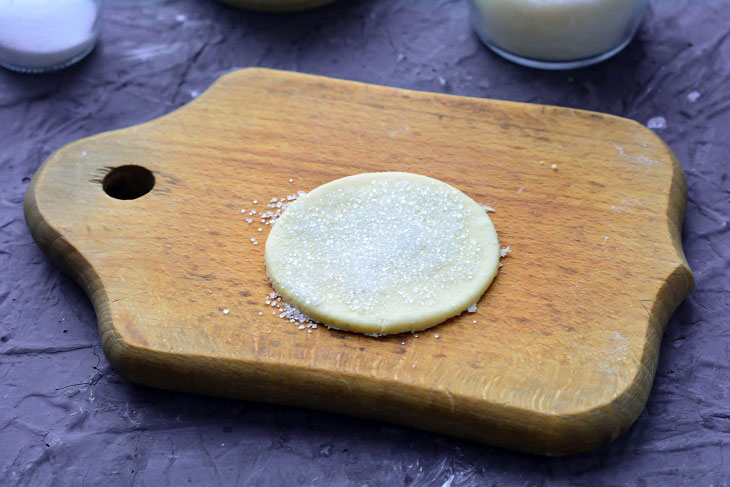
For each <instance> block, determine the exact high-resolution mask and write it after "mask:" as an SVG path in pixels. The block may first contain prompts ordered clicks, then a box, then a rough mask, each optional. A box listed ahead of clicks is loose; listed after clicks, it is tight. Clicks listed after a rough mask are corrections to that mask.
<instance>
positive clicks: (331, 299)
mask: <svg viewBox="0 0 730 487" xmlns="http://www.w3.org/2000/svg"><path fill="white" fill-rule="evenodd" d="M499 252H500V246H499V241H498V240H497V233H496V231H495V230H494V225H493V224H492V221H491V220H490V219H489V217H488V216H487V213H486V212H485V211H484V210H483V209H482V208H481V207H480V206H479V205H478V204H477V203H476V202H475V201H474V200H472V199H471V198H469V197H468V196H466V195H465V194H464V193H462V192H461V191H459V190H457V189H456V188H454V187H452V186H450V185H448V184H446V183H443V182H441V181H438V180H436V179H432V178H429V177H426V176H420V175H417V174H410V173H402V172H383V173H368V174H358V175H356V176H349V177H345V178H342V179H338V180H335V181H332V182H330V183H327V184H324V185H322V186H320V187H318V188H316V189H315V190H313V191H312V192H310V193H309V194H307V195H306V196H304V197H301V198H299V199H298V200H297V201H296V202H295V203H294V204H292V205H291V206H290V207H289V208H288V209H287V211H286V212H285V213H284V214H283V215H282V217H281V218H280V219H279V220H278V221H277V222H276V225H274V227H273V228H272V230H271V233H270V234H269V238H268V240H267V241H266V252H265V260H266V269H267V274H268V276H269V279H270V280H271V283H272V284H273V286H274V289H276V291H277V292H278V293H279V294H281V295H282V297H283V298H284V299H285V300H286V301H287V302H288V303H290V304H292V305H294V306H296V307H297V308H299V310H301V311H302V312H303V313H305V314H307V315H308V316H310V317H312V318H313V319H316V320H317V321H320V322H321V323H324V324H326V325H329V326H331V327H333V328H339V329H343V330H350V331H356V332H362V333H374V334H389V333H400V332H404V331H412V330H423V329H425V328H428V327H431V326H433V325H436V324H438V323H441V322H442V321H444V320H446V319H448V318H450V317H452V316H455V315H457V314H459V313H461V312H462V311H464V310H465V309H466V308H467V307H469V305H471V304H472V303H474V302H476V301H477V300H478V299H479V297H480V296H481V295H482V294H483V293H484V291H485V290H486V289H487V288H488V287H489V284H490V283H491V282H492V279H494V276H495V275H496V273H497V264H498V263H499Z"/></svg>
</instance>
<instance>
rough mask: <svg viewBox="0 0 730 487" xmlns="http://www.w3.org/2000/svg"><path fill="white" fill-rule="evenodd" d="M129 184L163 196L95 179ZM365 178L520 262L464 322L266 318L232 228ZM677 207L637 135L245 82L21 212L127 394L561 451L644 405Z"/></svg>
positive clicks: (669, 291) (289, 79) (612, 125)
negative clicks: (374, 329)
mask: <svg viewBox="0 0 730 487" xmlns="http://www.w3.org/2000/svg"><path fill="white" fill-rule="evenodd" d="M540 161H545V162H544V164H541V163H540ZM553 163H555V164H557V166H558V167H557V170H552V169H551V165H552V164H553ZM125 164H137V165H141V166H143V167H146V168H148V169H149V170H151V171H152V172H153V173H154V175H155V179H156V183H155V186H154V189H153V190H152V191H151V192H150V193H148V194H146V195H145V196H143V197H141V198H138V199H134V200H127V201H124V200H117V199H114V198H111V197H110V196H108V195H107V194H106V193H105V192H104V190H103V189H102V184H101V181H102V179H103V178H104V177H105V175H106V174H107V173H108V172H109V171H110V168H114V167H118V166H122V165H125ZM371 171H408V172H414V173H419V174H424V175H427V176H431V177H434V178H437V179H440V180H442V181H445V182H447V183H449V184H452V185H453V186H455V187H457V188H459V189H460V190H462V191H464V192H465V193H466V194H467V195H469V196H471V197H472V198H474V199H475V200H476V201H477V202H480V203H483V204H489V205H492V206H494V208H496V210H497V211H496V213H492V214H490V216H491V217H492V220H493V221H494V223H495V225H496V227H497V231H498V233H499V237H500V241H501V243H502V245H503V246H506V245H509V246H510V247H511V248H512V250H513V252H512V253H511V254H509V256H508V257H507V258H506V259H504V260H503V262H504V267H502V269H501V272H500V274H499V276H498V277H497V279H496V280H495V282H494V283H493V284H492V287H491V288H490V290H489V291H488V292H487V293H486V294H485V295H484V297H483V298H482V299H481V301H480V303H479V307H478V311H477V313H476V314H465V315H462V316H459V317H456V318H453V319H451V320H449V321H447V322H445V323H443V324H441V325H439V326H438V327H437V328H435V329H433V330H431V331H428V332H424V333H421V334H420V336H419V337H415V336H413V335H411V334H404V335H395V336H390V337H385V338H379V339H378V338H371V337H366V336H360V335H356V334H349V333H344V332H338V331H334V330H328V329H326V328H322V327H320V328H318V329H316V330H314V332H313V333H306V332H305V331H302V330H298V329H297V328H296V326H294V325H293V324H291V323H289V322H287V321H284V320H281V319H279V318H278V317H277V316H275V315H272V314H271V311H270V309H267V308H266V306H265V305H264V297H265V295H266V294H267V293H269V292H270V291H271V287H270V285H269V282H268V280H267V278H266V275H265V269H264V262H263V250H264V241H265V235H266V234H267V233H268V227H265V226H264V225H257V224H254V225H249V224H247V223H246V222H245V221H244V220H243V218H244V215H242V214H241V212H240V209H241V208H247V209H251V208H254V206H253V205H252V200H254V199H257V200H259V201H260V202H268V201H269V200H270V198H271V197H280V196H282V195H288V194H291V193H293V192H295V191H296V190H300V189H301V190H305V191H306V190H311V189H313V188H315V187H317V186H319V185H320V184H323V183H325V182H328V181H331V180H333V179H336V178H339V177H343V176H347V175H351V174H356V173H361V172H371ZM290 178H293V179H294V183H290V182H289V179H290ZM685 198H686V184H685V179H684V174H683V172H682V169H681V167H680V165H679V163H678V161H677V160H676V158H675V157H674V155H673V154H672V152H671V151H670V150H669V149H668V147H667V146H666V145H665V144H664V143H663V142H662V141H661V140H660V139H659V138H658V137H657V136H656V135H654V133H653V132H651V131H649V130H648V129H646V128H645V127H643V126H641V125H640V124H638V123H636V122H633V121H630V120H626V119H622V118H618V117H613V116H609V115H603V114H598V113H591V112H585V111H579V110H572V109H567V108H556V107H548V106H540V105H530V104H519V103H510V102H502V101H493V100H480V99H470V98H463V97H456V96H447V95H439V94H431V93H420V92H412V91H405V90H399V89H394V88H385V87H380V86H372V85H366V84H360V83H354V82H348V81H339V80H332V79H326V78H321V77H316V76H309V75H303V74H294V73H286V72H278V71H271V70H264V69H246V70H242V71H238V72H235V73H231V74H229V75H226V76H224V77H223V78H221V79H220V80H218V81H217V82H216V83H215V84H214V85H213V86H212V87H211V88H210V89H209V90H208V91H206V92H205V93H204V94H203V95H201V96H200V97H199V98H198V99H197V100H195V101H194V102H192V103H190V104H189V105H187V106H185V107H183V108H181V109H179V110H177V111H175V112H173V113H171V114H169V115H166V116H164V117H162V118H159V119H157V120H154V121H151V122H148V123H145V124H142V125H139V126H135V127H131V128H127V129H123V130H119V131H115V132H110V133H105V134H101V135H97V136H94V137H90V138H87V139H83V140H80V141H78V142H75V143H72V144H70V145H68V146H66V147H64V148H63V149H61V150H59V151H58V152H56V153H55V154H53V155H52V156H51V157H49V159H48V160H47V161H46V162H45V163H44V165H43V166H42V167H41V169H39V171H38V172H37V174H36V175H35V177H34V179H33V181H32V183H31V186H30V188H29V190H28V193H27V195H26V200H25V212H26V220H27V222H28V226H29V228H30V229H31V232H32V234H33V237H34V238H35V240H36V241H37V242H38V244H39V245H40V247H41V248H43V249H44V250H45V251H46V252H47V253H48V254H49V255H50V257H51V258H52V259H53V260H54V261H56V262H57V263H58V264H59V265H61V266H62V267H63V268H64V270H65V271H66V272H68V273H69V274H70V275H71V276H73V277H74V278H75V279H76V280H77V281H78V282H79V283H80V285H81V286H82V287H83V288H84V290H85V291H86V292H87V293H88V295H89V296H90V298H91V301H92V302H93V305H94V308H95V310H96V313H97V317H98V321H99V331H100V335H101V340H102V343H103V347H104V352H105V353H106V355H107V357H108V359H109V361H110V362H111V363H112V365H113V366H114V367H115V369H116V370H117V371H119V373H121V374H122V375H124V376H125V377H127V378H129V379H130V380H132V381H135V382H139V383H142V384H147V385H151V386H156V387H162V388H166V389H176V390H184V391H193V392H199V393H204V394H213V395H221V396H229V397H236V398H245V399H253V400H257V401H270V402H277V403H285V404H293V405H298V406H303V407H309V408H317V409H325V410H331V411H338V412H343V413H347V414H352V415H357V416H363V417H370V418H377V419H382V420H387V421H393V422H397V423H402V424H406V425H411V426H415V427H418V428H424V429H428V430H432V431H437V432H443V433H447V434H451V435H457V436H461V437H464V438H470V439H475V440H478V441H483V442H488V443H491V444H495V445H500V446H504V447H508V448H514V449H518V450H524V451H529V452H535V453H540V454H547V455H560V454H567V453H573V452H579V451H582V450H586V449H589V448H592V447H596V446H598V445H601V444H603V443H606V442H608V441H610V440H612V439H614V438H616V437H617V436H618V435H619V434H620V433H621V432H622V431H624V430H625V429H626V428H627V427H628V426H629V425H630V424H631V423H632V422H633V421H634V420H635V419H636V417H637V416H638V414H639V413H640V412H641V410H642V408H643V407H644V404H645V402H646V399H647V396H648V394H649V390H650V388H651V383H652V380H653V377H654V372H655V368H656V363H657V353H658V347H659V342H660V339H661V336H662V333H663V329H664V327H665V325H666V323H667V321H668V320H669V317H670V315H671V314H672V312H673V311H674V309H675V308H676V306H677V305H678V304H679V303H680V302H681V301H682V300H683V299H684V298H685V297H686V296H687V294H688V293H689V292H690V290H691V289H692V287H693V277H692V274H691V271H690V269H689V267H688V266H687V263H686V261H685V259H684V255H683V252H682V248H681V239H680V228H681V221H682V217H683V214H684V203H685ZM255 208H258V209H261V208H263V206H262V205H261V204H259V205H258V206H256V207H255ZM259 226H262V227H265V231H264V232H257V228H258V227H259ZM250 237H258V238H259V241H260V243H259V245H253V244H252V243H251V242H250V240H249V238H250ZM224 308H227V309H229V310H230V313H228V314H223V313H222V311H221V310H222V309H224ZM260 311H262V312H263V315H262V316H260V315H259V312H260ZM474 320H476V323H474V322H473V321H474ZM434 333H438V334H439V335H440V337H439V338H435V337H434Z"/></svg>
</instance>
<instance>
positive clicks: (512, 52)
mask: <svg viewBox="0 0 730 487" xmlns="http://www.w3.org/2000/svg"><path fill="white" fill-rule="evenodd" d="M469 3H470V9H471V22H472V27H473V28H474V31H475V32H476V33H477V35H478V36H479V38H480V39H481V40H482V42H484V44H486V45H487V47H489V48H490V49H492V50H493V51H494V52H496V53H497V54H499V55H500V56H502V57H504V58H506V59H509V60H510V61H514V62H516V63H518V64H522V65H524V66H530V67H533V68H542V69H574V68H580V67H583V66H588V65H591V64H595V63H598V62H600V61H603V60H604V59H608V58H609V57H611V56H613V55H614V54H616V53H618V52H619V51H621V49H623V48H624V47H626V45H627V44H628V43H629V42H630V41H631V39H632V38H633V37H634V34H635V33H636V30H637V28H638V27H639V24H640V23H641V19H642V17H643V16H644V12H645V11H646V4H647V0H469Z"/></svg>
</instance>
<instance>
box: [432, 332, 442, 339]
mask: <svg viewBox="0 0 730 487" xmlns="http://www.w3.org/2000/svg"><path fill="white" fill-rule="evenodd" d="M440 336H441V335H439V334H438V333H436V334H434V336H433V337H434V338H438V337H440Z"/></svg>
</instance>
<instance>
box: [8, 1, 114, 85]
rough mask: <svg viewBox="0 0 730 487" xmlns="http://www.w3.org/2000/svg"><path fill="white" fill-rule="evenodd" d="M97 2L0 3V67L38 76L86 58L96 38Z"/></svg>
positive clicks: (97, 30)
mask: <svg viewBox="0 0 730 487" xmlns="http://www.w3.org/2000/svg"><path fill="white" fill-rule="evenodd" d="M100 6H101V0H0V65H2V66H4V67H6V68H8V69H12V70H15V71H22V72H27V73H42V72H45V71H53V70H56V69H60V68H64V67H66V66H69V65H71V64H73V63H75V62H76V61H79V60H80V59H82V58H83V57H84V56H86V55H87V54H88V53H89V52H91V50H92V49H93V48H94V46H95V45H96V41H97V39H98V38H99V12H100Z"/></svg>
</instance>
